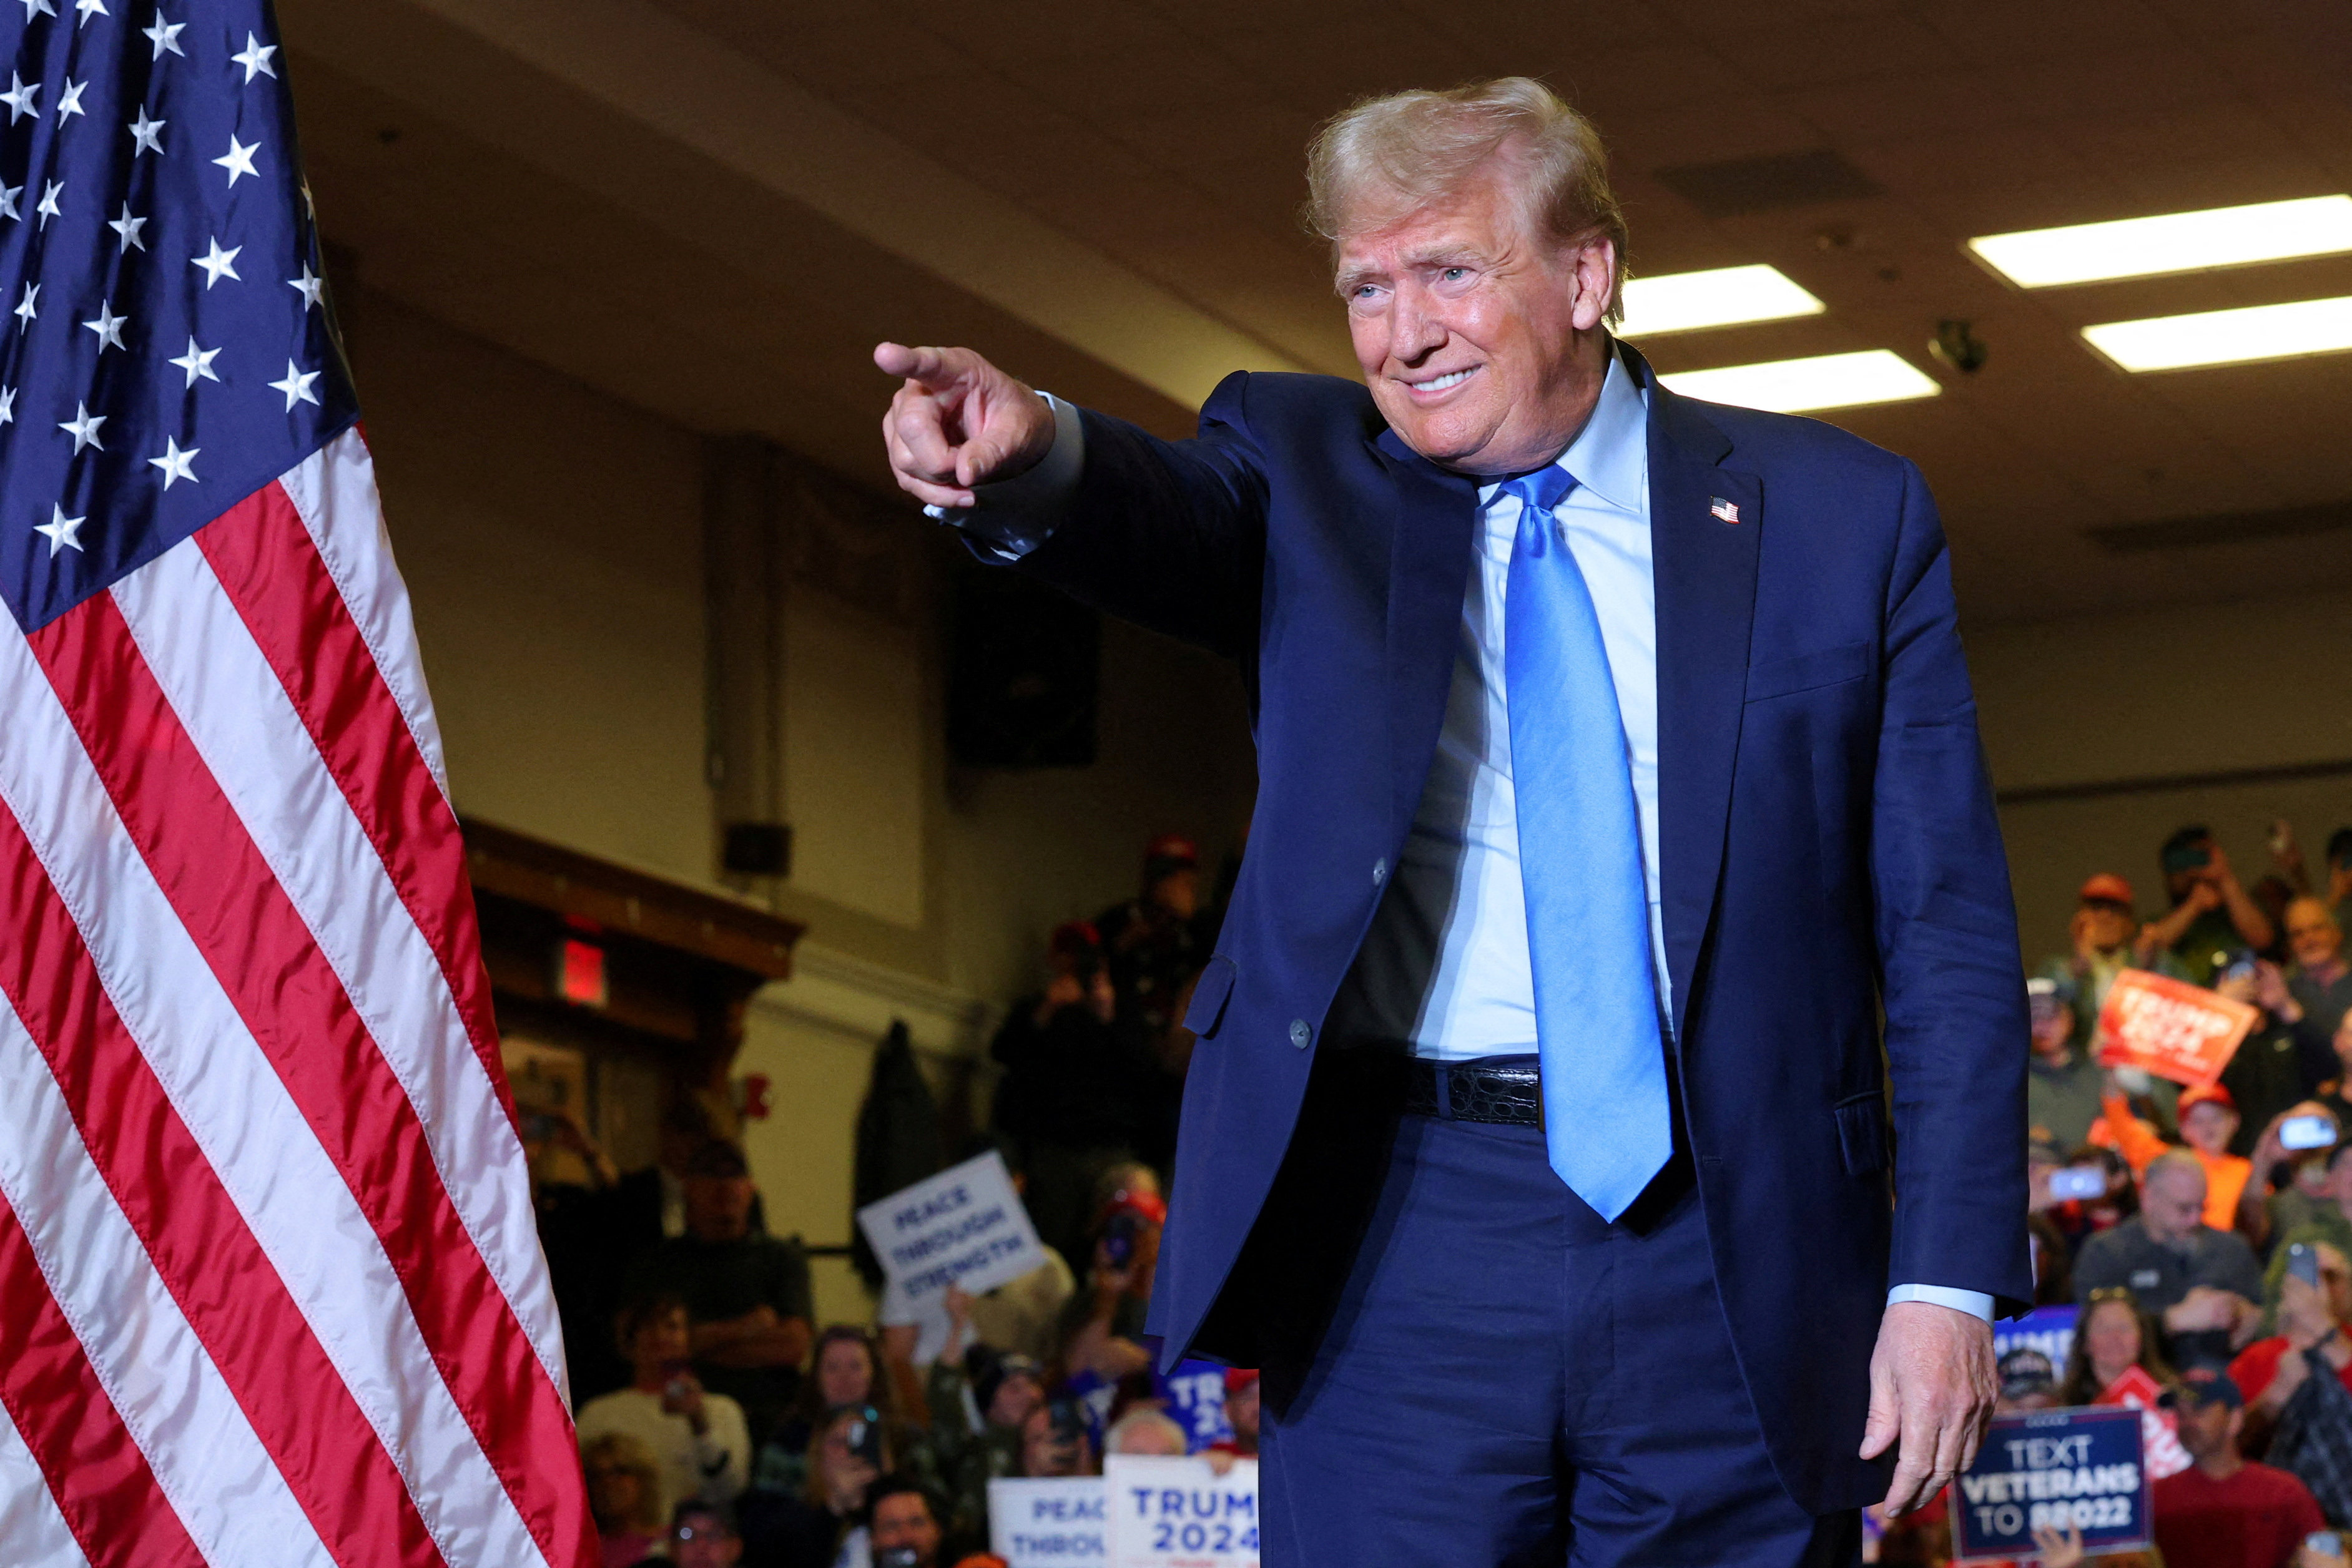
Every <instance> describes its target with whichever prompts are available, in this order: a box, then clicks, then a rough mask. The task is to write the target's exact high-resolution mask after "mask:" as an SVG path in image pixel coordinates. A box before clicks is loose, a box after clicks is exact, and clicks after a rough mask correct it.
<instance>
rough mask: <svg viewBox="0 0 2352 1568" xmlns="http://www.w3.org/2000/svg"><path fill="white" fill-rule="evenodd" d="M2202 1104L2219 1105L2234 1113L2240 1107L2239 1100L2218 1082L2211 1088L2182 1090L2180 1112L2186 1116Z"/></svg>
mask: <svg viewBox="0 0 2352 1568" xmlns="http://www.w3.org/2000/svg"><path fill="white" fill-rule="evenodd" d="M2200 1105H2219V1106H2220V1107H2221V1109H2222V1110H2224V1111H2228V1112H2230V1113H2232V1114H2234V1113H2236V1112H2237V1109H2238V1102H2237V1100H2236V1099H2235V1098H2234V1097H2233V1096H2232V1095H2231V1093H2230V1092H2229V1091H2228V1090H2227V1089H2224V1088H2222V1087H2221V1085H2220V1084H2218V1083H2216V1084H2214V1085H2213V1086H2212V1087H2211V1088H2210V1089H2185V1090H2183V1091H2181V1094H2180V1103H2179V1113H2180V1114H2181V1115H2183V1116H2186V1115H2187V1114H2189V1112H2191V1111H2194V1110H2195V1109H2197V1107H2198V1106H2200Z"/></svg>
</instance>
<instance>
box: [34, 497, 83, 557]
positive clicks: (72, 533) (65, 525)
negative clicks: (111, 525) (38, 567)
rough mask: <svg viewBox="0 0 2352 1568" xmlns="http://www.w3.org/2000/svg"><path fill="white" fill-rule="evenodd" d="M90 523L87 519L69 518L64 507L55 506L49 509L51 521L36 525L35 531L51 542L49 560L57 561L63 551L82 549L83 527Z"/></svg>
mask: <svg viewBox="0 0 2352 1568" xmlns="http://www.w3.org/2000/svg"><path fill="white" fill-rule="evenodd" d="M88 521H89V518H88V517H67V516H66V509H65V508H64V507H59V506H54V505H53V506H51V507H50V508H49V520H48V521H47V522H46V523H37V524H36V525H34V528H33V531H34V532H35V533H37V534H39V535H41V536H42V537H43V538H47V540H48V541H49V559H51V560H55V559H58V551H59V550H61V549H70V550H78V549H81V537H80V536H81V526H82V525H83V524H84V523H86V522H88Z"/></svg>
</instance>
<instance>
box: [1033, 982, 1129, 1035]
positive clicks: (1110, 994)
mask: <svg viewBox="0 0 2352 1568" xmlns="http://www.w3.org/2000/svg"><path fill="white" fill-rule="evenodd" d="M1075 1007H1085V1008H1087V1009H1089V1010H1090V1011H1092V1012H1093V1014H1094V1015H1095V1017H1097V1018H1098V1019H1101V1020H1102V1021H1103V1022H1105V1023H1108V1022H1110V1020H1111V1019H1112V1018H1113V1017H1114V1016H1116V1014H1117V1013H1118V992H1117V991H1116V990H1114V989H1112V988H1111V983H1110V974H1109V972H1108V970H1106V969H1103V968H1099V967H1097V969H1096V970H1095V971H1094V972H1093V973H1092V974H1091V975H1086V976H1080V975H1071V974H1061V975H1055V977H1053V978H1052V979H1049V980H1047V981H1046V982H1045V994H1044V995H1043V996H1041V997H1040V998H1038V999H1037V1027H1038V1028H1039V1029H1043V1028H1045V1025H1046V1024H1048V1023H1049V1022H1051V1021H1052V1020H1053V1017H1054V1015H1055V1013H1057V1012H1060V1011H1061V1010H1062V1009H1064V1008H1075Z"/></svg>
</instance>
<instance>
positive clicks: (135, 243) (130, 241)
mask: <svg viewBox="0 0 2352 1568" xmlns="http://www.w3.org/2000/svg"><path fill="white" fill-rule="evenodd" d="M106 226H107V227H108V228H110V229H112V230H113V231H114V232H115V233H116V234H119V235H121V236H122V247H121V248H122V253H123V254H125V255H128V254H129V253H130V252H131V250H133V249H134V248H135V249H138V250H145V249H146V248H147V242H146V241H145V240H143V239H141V238H140V237H139V231H140V230H141V229H143V228H145V227H146V226H147V220H146V219H145V218H134V217H132V216H131V204H130V203H129V202H125V203H123V204H122V215H121V217H119V218H109V219H108V220H107V223H106Z"/></svg>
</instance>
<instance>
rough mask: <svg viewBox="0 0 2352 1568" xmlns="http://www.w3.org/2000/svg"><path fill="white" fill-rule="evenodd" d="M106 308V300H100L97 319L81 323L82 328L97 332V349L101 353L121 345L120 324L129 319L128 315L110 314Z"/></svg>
mask: <svg viewBox="0 0 2352 1568" xmlns="http://www.w3.org/2000/svg"><path fill="white" fill-rule="evenodd" d="M107 308H108V302H107V301H106V300H103V299H101V300H100V301H99V302H98V319H97V320H95V321H85V322H83V323H82V329H83V330H85V331H89V332H95V333H97V334H98V351H99V352H100V353H101V354H103V353H104V352H106V350H109V349H119V348H121V347H122V324H123V323H124V322H125V321H128V320H129V319H131V318H130V317H128V316H110V315H108V314H107Z"/></svg>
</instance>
